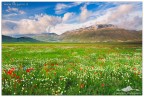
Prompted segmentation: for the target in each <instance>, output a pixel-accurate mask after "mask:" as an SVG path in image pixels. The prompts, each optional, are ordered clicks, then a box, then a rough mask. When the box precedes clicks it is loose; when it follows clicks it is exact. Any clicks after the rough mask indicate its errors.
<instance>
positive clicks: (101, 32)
mask: <svg viewBox="0 0 144 97" xmlns="http://www.w3.org/2000/svg"><path fill="white" fill-rule="evenodd" d="M2 41H3V42H40V41H41V42H80V43H86V42H89V43H94V42H137V41H140V42H141V41H142V31H136V30H126V29H122V28H118V27H117V26H115V25H112V24H97V25H92V26H89V27H83V28H79V29H76V30H72V31H67V32H65V33H63V34H61V35H57V34H56V33H42V34H25V35H16V36H15V38H14V37H9V36H4V35H3V36H2Z"/></svg>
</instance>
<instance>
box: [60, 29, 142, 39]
mask: <svg viewBox="0 0 144 97" xmlns="http://www.w3.org/2000/svg"><path fill="white" fill-rule="evenodd" d="M60 39H61V41H65V42H122V41H142V31H131V30H125V29H120V28H102V29H93V28H91V29H85V28H84V29H80V30H74V31H70V32H65V33H63V34H62V35H61V37H60Z"/></svg>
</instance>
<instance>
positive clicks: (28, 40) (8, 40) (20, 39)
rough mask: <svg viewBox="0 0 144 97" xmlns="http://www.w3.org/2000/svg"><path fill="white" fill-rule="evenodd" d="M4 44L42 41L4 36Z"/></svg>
mask: <svg viewBox="0 0 144 97" xmlns="http://www.w3.org/2000/svg"><path fill="white" fill-rule="evenodd" d="M2 42H40V41H38V40H35V39H32V38H30V37H20V38H14V37H10V36H5V35H2Z"/></svg>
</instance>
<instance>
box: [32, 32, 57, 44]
mask: <svg viewBox="0 0 144 97" xmlns="http://www.w3.org/2000/svg"><path fill="white" fill-rule="evenodd" d="M30 37H31V38H33V39H36V40H39V41H43V42H58V41H59V35H57V34H56V33H42V34H37V35H33V36H30Z"/></svg>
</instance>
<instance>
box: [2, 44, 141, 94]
mask: <svg viewBox="0 0 144 97" xmlns="http://www.w3.org/2000/svg"><path fill="white" fill-rule="evenodd" d="M1 73H2V87H1V88H2V95H142V45H141V44H133V43H130V44H128V43H111V44H108V43H103V44H101V43H96V44H94V43H93V44H86V43H83V44H78V43H77V44H74V43H48V44H46V43H41V44H36V43H35V44H34V43H33V44H32V43H27V44H25V43H19V44H18V43H15V44H6V43H3V44H2V71H1ZM127 86H130V87H132V88H133V90H131V91H126V92H125V91H122V90H121V89H123V88H125V87H127Z"/></svg>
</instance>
